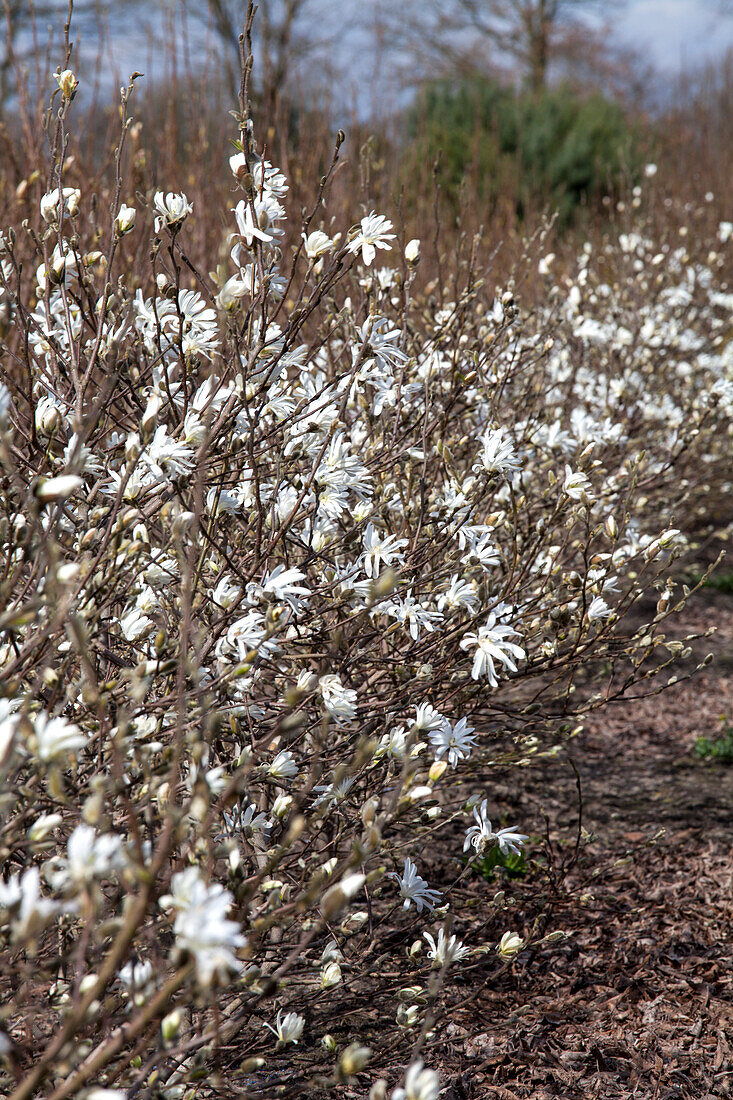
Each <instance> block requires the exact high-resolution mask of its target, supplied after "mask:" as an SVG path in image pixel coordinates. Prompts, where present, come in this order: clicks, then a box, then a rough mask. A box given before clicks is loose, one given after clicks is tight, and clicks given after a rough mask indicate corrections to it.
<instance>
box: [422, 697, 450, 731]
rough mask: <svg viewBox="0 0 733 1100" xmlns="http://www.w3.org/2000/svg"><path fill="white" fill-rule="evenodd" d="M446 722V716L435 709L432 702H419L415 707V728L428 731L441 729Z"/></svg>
mask: <svg viewBox="0 0 733 1100" xmlns="http://www.w3.org/2000/svg"><path fill="white" fill-rule="evenodd" d="M445 722H446V719H445V718H444V716H443V715H442V714H441V713H440V712H439V711H437V710H436V709H435V707H434V706H433V705H432V703H419V704H418V705H417V706H416V707H415V722H414V726H415V729H417V730H426V731H428V732H429V731H431V730H439V729H440V727H441V726H443V725H444V724H445Z"/></svg>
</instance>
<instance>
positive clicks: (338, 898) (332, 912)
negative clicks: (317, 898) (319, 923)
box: [321, 874, 366, 921]
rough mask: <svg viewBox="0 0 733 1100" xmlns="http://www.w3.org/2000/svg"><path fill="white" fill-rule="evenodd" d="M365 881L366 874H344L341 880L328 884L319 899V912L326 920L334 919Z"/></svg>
mask: <svg viewBox="0 0 733 1100" xmlns="http://www.w3.org/2000/svg"><path fill="white" fill-rule="evenodd" d="M365 882H366V875H362V874H353V875H346V877H345V878H343V879H342V880H341V882H337V883H335V884H334V885H333V886H329V888H328V890H326V893H325V894H324V895H323V900H322V901H321V913H322V914H323V917H324V919H325V920H327V921H331V920H334V919H335V918H336V917H337V916H338V915H339V913H340V912H341V911H342V909H344V908H345V906H346V905H347V904H348V902H350V901H351V899H352V898H353V897H355V896H356V894H358V892H359V890H360V889H361V888H362V886H363V885H364V883H365Z"/></svg>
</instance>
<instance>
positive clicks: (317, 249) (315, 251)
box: [303, 229, 333, 260]
mask: <svg viewBox="0 0 733 1100" xmlns="http://www.w3.org/2000/svg"><path fill="white" fill-rule="evenodd" d="M303 244H304V247H305V254H306V256H307V257H308V259H309V260H317V259H318V258H319V257H320V256H325V254H326V253H327V252H330V251H331V250H332V248H333V241H332V240H331V238H330V237H328V236H327V235H326V234H325V233H324V232H323V231H322V230H321V229H316V230H315V231H314V232H313V233H309V234H308V236H307V237H306V235H305V233H304V234H303Z"/></svg>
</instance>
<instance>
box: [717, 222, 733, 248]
mask: <svg viewBox="0 0 733 1100" xmlns="http://www.w3.org/2000/svg"><path fill="white" fill-rule="evenodd" d="M731 237H733V222H721V223H720V225H719V226H718V240H719V241H720V243H721V244H727V243H728V241H729V240H730V239H731Z"/></svg>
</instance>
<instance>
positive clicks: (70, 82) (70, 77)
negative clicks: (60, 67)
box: [54, 69, 79, 101]
mask: <svg viewBox="0 0 733 1100" xmlns="http://www.w3.org/2000/svg"><path fill="white" fill-rule="evenodd" d="M54 79H55V80H56V83H57V84H58V86H59V88H60V89H61V94H62V95H63V97H64V99H66V100H69V101H71V100H72V99H73V98H74V96H75V95H76V89H77V88H78V87H79V81H78V80H77V79H76V77H75V76H74V74H73V72H72V71H71V69H64V71H63V72H60V73H54Z"/></svg>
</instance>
